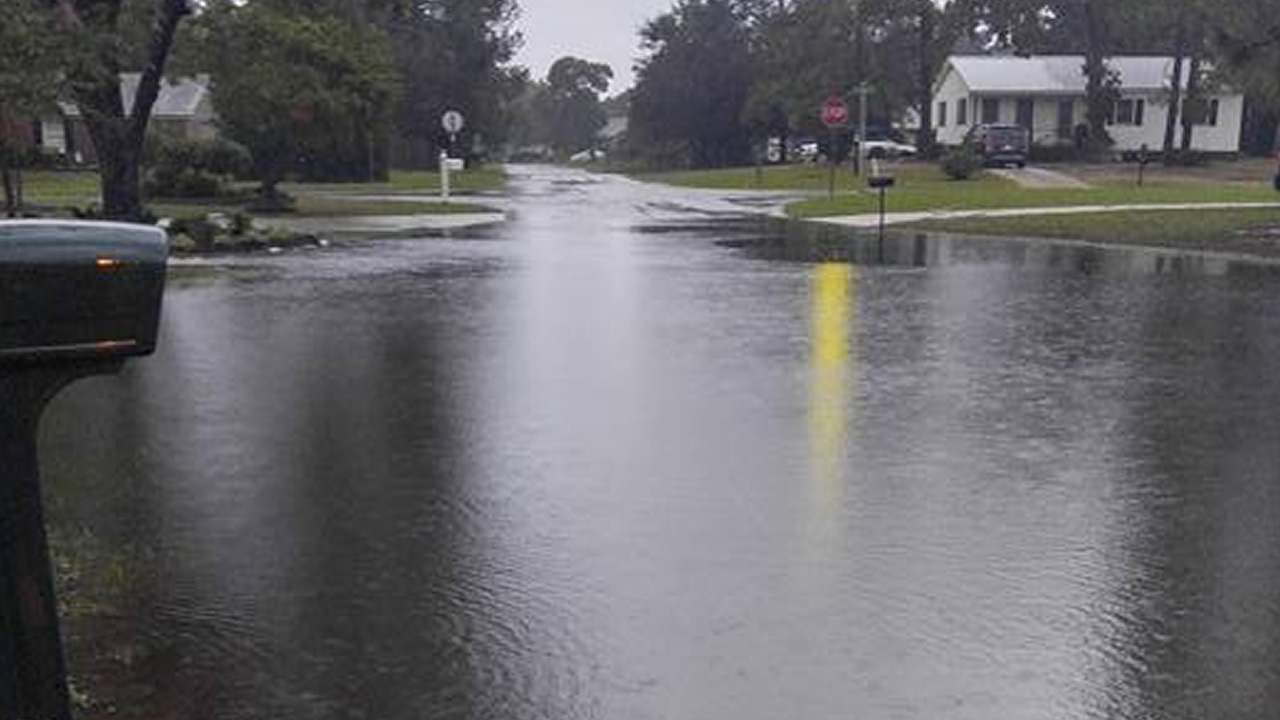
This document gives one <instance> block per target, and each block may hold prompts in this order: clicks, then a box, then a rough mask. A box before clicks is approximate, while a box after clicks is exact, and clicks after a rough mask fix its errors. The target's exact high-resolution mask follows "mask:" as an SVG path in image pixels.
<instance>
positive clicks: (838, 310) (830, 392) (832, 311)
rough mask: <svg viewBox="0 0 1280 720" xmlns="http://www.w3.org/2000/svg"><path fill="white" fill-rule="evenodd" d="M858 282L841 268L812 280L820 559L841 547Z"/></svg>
mask: <svg viewBox="0 0 1280 720" xmlns="http://www.w3.org/2000/svg"><path fill="white" fill-rule="evenodd" d="M857 281H858V269H857V268H856V267H854V266H852V265H847V264H843V263H823V264H820V265H818V266H816V268H815V270H814V274H813V286H812V307H811V309H810V338H811V345H810V347H811V356H810V359H809V493H808V495H809V497H808V502H809V508H810V510H809V512H810V515H809V523H808V528H809V533H808V534H809V538H808V544H809V546H810V549H811V550H812V551H816V552H817V553H818V554H819V555H826V554H827V552H828V551H830V550H832V549H834V547H835V545H836V544H837V543H838V542H839V536H840V534H841V533H840V526H841V524H842V523H841V518H842V516H843V513H844V508H843V506H844V500H845V486H846V483H847V482H848V481H847V477H846V476H847V471H848V468H847V464H848V458H849V442H850V425H851V424H852V421H853V413H854V408H853V404H852V402H851V400H852V398H851V396H850V388H851V386H852V382H853V373H854V370H855V361H856V347H855V345H856V341H855V340H854V338H855V337H856V334H855V326H856V322H857V316H856V311H855V306H856V303H857V289H858V285H857ZM815 559H818V558H815ZM827 559H828V560H830V559H833V558H827Z"/></svg>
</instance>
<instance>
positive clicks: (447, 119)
mask: <svg viewBox="0 0 1280 720" xmlns="http://www.w3.org/2000/svg"><path fill="white" fill-rule="evenodd" d="M466 124H467V121H466V118H464V117H462V113H460V112H458V111H457V110H450V111H449V112H447V113H445V114H444V115H443V116H441V118H440V126H441V127H443V128H444V131H445V132H447V133H449V134H451V135H457V134H458V133H460V132H462V128H463V127H465V126H466Z"/></svg>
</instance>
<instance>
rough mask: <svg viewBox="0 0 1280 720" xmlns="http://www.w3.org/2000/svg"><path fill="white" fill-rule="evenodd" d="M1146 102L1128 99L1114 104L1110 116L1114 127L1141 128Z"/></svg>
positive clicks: (1139, 99)
mask: <svg viewBox="0 0 1280 720" xmlns="http://www.w3.org/2000/svg"><path fill="white" fill-rule="evenodd" d="M1146 106H1147V102H1146V100H1143V99H1142V98H1130V99H1125V100H1121V101H1119V102H1117V103H1116V105H1115V108H1114V110H1113V111H1112V114H1111V122H1112V123H1113V124H1115V125H1134V126H1137V127H1142V121H1143V119H1144V115H1145V114H1146V110H1147V107H1146Z"/></svg>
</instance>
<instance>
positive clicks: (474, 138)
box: [385, 0, 525, 165]
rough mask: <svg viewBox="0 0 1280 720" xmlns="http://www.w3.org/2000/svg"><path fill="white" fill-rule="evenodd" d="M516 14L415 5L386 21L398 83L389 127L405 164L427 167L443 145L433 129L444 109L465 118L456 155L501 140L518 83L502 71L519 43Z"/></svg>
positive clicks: (475, 2) (514, 73)
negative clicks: (399, 141) (400, 145)
mask: <svg viewBox="0 0 1280 720" xmlns="http://www.w3.org/2000/svg"><path fill="white" fill-rule="evenodd" d="M388 1H391V0H388ZM517 15H518V7H517V5H516V3H515V0H421V1H420V2H413V3H405V4H404V5H402V6H399V7H398V8H397V9H395V10H394V11H393V12H391V13H390V14H389V17H390V18H391V19H390V20H389V21H388V23H387V25H386V26H385V27H386V29H387V32H388V34H389V35H390V37H391V42H392V48H393V52H394V56H395V62H396V66H397V67H398V68H399V69H400V73H401V76H402V77H403V80H404V86H403V93H402V94H401V100H400V103H399V106H398V109H397V113H396V118H395V120H396V125H397V129H398V132H399V136H400V138H401V139H402V141H403V145H404V147H403V148H402V153H401V154H402V155H403V156H405V157H407V158H408V159H409V160H410V162H411V163H412V164H415V165H422V164H427V163H434V162H435V158H436V154H437V150H438V149H439V148H442V147H444V146H446V145H447V144H449V138H448V137H447V136H446V135H445V133H444V132H443V131H442V130H441V129H440V123H439V118H440V116H441V115H443V114H444V112H445V111H446V110H459V111H461V112H462V113H464V114H465V115H466V116H467V127H466V129H465V130H464V131H463V133H462V136H461V137H460V138H459V141H460V145H459V147H457V148H455V150H457V151H459V152H467V151H468V150H469V149H470V148H473V147H476V146H479V145H481V144H482V143H487V144H489V145H495V144H497V143H500V142H502V141H503V140H504V139H505V135H506V132H507V128H508V127H509V126H510V123H511V109H512V105H513V104H514V103H515V102H516V100H517V98H518V97H519V95H520V93H521V92H522V90H523V88H524V82H523V81H524V79H525V78H524V75H522V71H521V70H520V69H518V68H512V67H509V66H508V63H509V62H510V61H511V59H512V58H513V57H514V55H515V51H516V49H517V48H518V47H519V44H520V42H521V38H520V35H519V33H518V32H516V30H515V20H516V18H517Z"/></svg>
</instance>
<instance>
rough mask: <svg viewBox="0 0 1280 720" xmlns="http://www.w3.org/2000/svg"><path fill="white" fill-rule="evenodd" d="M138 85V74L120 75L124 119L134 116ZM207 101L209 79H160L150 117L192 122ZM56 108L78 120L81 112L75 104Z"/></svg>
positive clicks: (140, 78)
mask: <svg viewBox="0 0 1280 720" xmlns="http://www.w3.org/2000/svg"><path fill="white" fill-rule="evenodd" d="M141 81H142V74H141V73H120V99H121V101H123V103H124V112H125V115H131V114H133V102H134V99H136V98H137V96H138V84H139V83H140V82H141ZM208 97H209V76H208V75H198V76H196V77H187V78H181V79H179V80H177V81H176V82H171V81H170V80H169V79H168V78H162V79H161V80H160V93H159V95H158V96H157V97H156V102H155V105H153V106H152V108H151V117H153V118H159V119H166V118H167V119H175V120H186V119H192V118H195V117H196V115H197V114H198V113H199V110H200V104H201V103H203V102H205V100H206V99H207V98H208ZM59 104H60V105H61V107H62V112H63V114H64V115H66V116H68V117H80V108H78V107H76V105H75V104H74V103H59Z"/></svg>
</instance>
